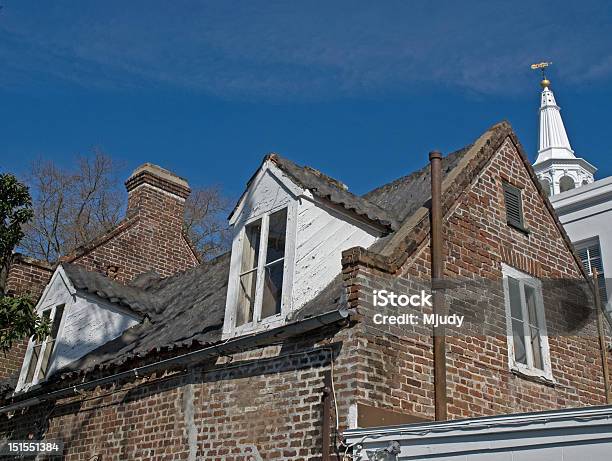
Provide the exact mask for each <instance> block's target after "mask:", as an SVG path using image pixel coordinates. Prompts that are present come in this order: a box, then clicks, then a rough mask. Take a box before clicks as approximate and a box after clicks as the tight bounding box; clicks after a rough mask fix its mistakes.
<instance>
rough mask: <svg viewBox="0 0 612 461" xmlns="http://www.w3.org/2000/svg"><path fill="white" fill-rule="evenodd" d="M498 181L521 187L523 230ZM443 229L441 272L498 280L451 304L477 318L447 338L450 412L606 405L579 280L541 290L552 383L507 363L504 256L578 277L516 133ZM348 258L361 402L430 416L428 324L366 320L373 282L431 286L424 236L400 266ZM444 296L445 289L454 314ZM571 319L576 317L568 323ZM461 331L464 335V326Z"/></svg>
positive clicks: (528, 267) (404, 287)
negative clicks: (513, 220) (473, 302)
mask: <svg viewBox="0 0 612 461" xmlns="http://www.w3.org/2000/svg"><path fill="white" fill-rule="evenodd" d="M502 179H503V180H504V181H508V182H511V183H512V184H514V185H516V186H517V187H520V188H521V189H522V190H523V206H524V214H525V224H526V227H527V228H528V229H529V231H530V233H529V234H528V235H527V234H525V233H522V232H520V231H518V230H516V229H514V228H512V227H510V226H508V225H507V224H506V217H505V207H504V199H503V189H502ZM416 227H417V229H418V226H416ZM443 227H444V259H445V276H446V277H447V278H449V279H454V280H457V279H472V280H479V281H483V283H485V281H492V282H494V281H497V282H498V289H497V291H496V290H494V289H490V290H488V291H487V293H486V294H485V293H483V294H482V295H481V299H480V305H479V306H459V305H456V306H454V307H456V308H459V309H461V308H463V309H467V311H465V312H462V313H465V314H468V317H469V314H470V312H469V311H470V309H472V310H473V312H472V314H473V317H476V316H480V317H478V318H475V319H474V320H475V321H474V322H473V325H472V326H469V329H468V330H465V329H464V330H461V332H454V333H452V334H451V335H450V336H449V337H448V338H447V379H448V396H449V406H448V411H449V417H450V418H459V417H474V416H485V415H494V414H501V413H512V412H524V411H538V410H545V409H555V408H564V407H572V406H587V405H598V404H604V403H605V395H604V386H603V371H602V369H603V367H602V364H601V359H600V355H599V354H600V352H599V343H598V337H597V333H596V323H595V317H594V315H592V312H586V313H585V312H584V306H585V305H587V306H588V305H589V303H591V302H592V301H591V299H589V298H588V296H587V297H585V296H584V294H583V293H581V292H580V291H579V288H580V287H574V288H572V289H571V290H569V291H562V292H555V291H554V290H552V291H546V293H548V294H546V295H545V299H544V304H545V311H546V320H547V328H548V332H549V345H550V356H551V362H552V372H553V376H554V379H555V381H556V382H555V383H554V384H552V383H545V382H543V381H539V380H534V379H532V378H528V377H525V376H520V375H518V374H517V373H513V372H511V371H510V368H509V364H508V346H507V339H506V333H505V331H506V330H505V328H506V321H505V306H504V300H503V291H502V286H501V283H500V280H501V278H502V273H501V263H502V262H504V263H507V264H508V265H510V266H513V267H515V268H517V269H519V270H521V271H523V272H526V273H528V274H531V275H533V276H535V277H537V278H540V279H568V280H570V279H574V280H579V279H580V278H581V277H582V273H581V272H580V269H579V265H578V263H577V262H576V260H575V258H574V256H573V254H572V252H571V250H570V249H569V248H568V246H567V244H566V242H565V241H564V240H563V239H562V237H561V234H560V233H559V232H558V230H557V228H556V225H555V222H554V219H553V218H552V217H551V215H550V213H549V210H548V209H547V208H546V206H545V205H544V203H543V201H542V198H541V196H540V194H538V191H537V189H536V186H534V184H533V183H532V180H531V178H530V176H529V174H528V171H527V169H526V167H525V165H524V163H523V161H522V160H521V157H520V155H519V152H518V149H517V147H516V146H515V144H514V143H513V141H512V139H510V138H508V139H507V140H506V141H505V142H504V143H503V145H502V147H501V148H500V149H499V151H498V153H497V154H496V155H494V156H493V158H492V159H491V161H490V162H489V163H488V164H487V166H486V167H485V168H484V170H483V171H482V172H481V173H480V175H479V176H478V177H476V178H474V181H473V184H472V186H471V187H470V189H469V190H468V191H467V192H466V193H464V194H461V197H460V198H459V200H458V202H457V203H455V204H454V205H453V206H452V207H451V208H450V209H449V210H448V213H447V215H446V219H445V224H444V226H443ZM352 259H359V258H351V257H347V258H345V265H344V267H345V269H344V274H345V279H346V280H347V282H348V283H351V284H352V285H353V287H354V288H355V289H354V290H353V291H354V293H353V296H352V298H351V297H350V298H349V299H351V300H352V302H353V305H354V306H355V307H357V308H358V309H359V312H360V316H361V317H362V320H363V321H362V322H361V324H360V325H359V327H358V328H359V329H360V330H361V331H360V333H359V335H360V336H361V337H363V338H364V340H363V345H362V347H361V348H359V349H358V350H356V351H355V353H356V354H358V355H360V357H361V359H360V364H361V365H362V366H363V368H364V370H365V371H364V373H362V374H361V375H360V378H359V379H358V380H357V383H356V395H357V400H358V402H359V401H361V402H369V403H370V404H371V405H374V406H377V407H381V408H386V409H389V410H397V409H401V410H403V411H406V412H409V413H411V414H413V415H417V416H426V417H429V418H433V415H434V406H433V405H434V400H433V398H434V393H433V355H432V341H431V329H430V327H424V326H413V327H409V328H404V327H399V326H380V325H375V324H374V323H373V322H372V316H373V315H374V314H375V313H377V312H381V308H379V307H374V306H373V300H372V290H381V289H387V290H393V291H395V292H398V293H406V292H413V291H415V290H418V289H420V288H421V287H426V286H427V285H428V279H429V277H430V247H429V240H428V238H426V239H425V240H424V241H423V242H422V243H421V244H420V247H419V248H418V249H417V251H416V252H415V253H414V255H413V256H412V257H410V258H409V259H408V260H407V261H406V262H405V263H404V264H403V265H402V267H401V268H400V269H399V273H398V274H391V273H389V272H388V271H385V270H382V269H383V268H384V267H383V266H384V265H380V264H369V263H353V262H352ZM376 266H380V267H381V269H376V268H375V267H376ZM398 276H399V277H398ZM568 293H569V294H568ZM450 297H451V296H450V295H449V294H448V293H447V304H450V305H451V313H453V309H452V304H451V303H452V302H453V301H452V299H450ZM572 297H573V299H570V298H572ZM456 304H457V303H456ZM581 306H582V307H581ZM577 321H578V322H582V324H581V326H580V328H577V329H573V326H574V322H577ZM466 331H467V332H468V333H469V334H463V333H464V332H466ZM568 332H569V333H572V334H569V333H568ZM483 333H484V334H483Z"/></svg>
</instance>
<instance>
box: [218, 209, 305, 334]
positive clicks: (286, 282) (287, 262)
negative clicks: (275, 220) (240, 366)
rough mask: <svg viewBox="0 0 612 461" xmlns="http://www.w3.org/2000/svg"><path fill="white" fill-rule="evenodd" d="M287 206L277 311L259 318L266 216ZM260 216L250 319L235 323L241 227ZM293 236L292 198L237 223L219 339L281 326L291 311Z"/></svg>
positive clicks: (240, 253)
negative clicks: (221, 333)
mask: <svg viewBox="0 0 612 461" xmlns="http://www.w3.org/2000/svg"><path fill="white" fill-rule="evenodd" d="M284 208H286V209H287V225H286V231H285V232H286V237H285V255H284V261H283V288H282V301H281V313H280V314H277V315H273V316H270V317H267V318H265V319H261V307H262V299H263V285H264V284H263V280H264V275H265V270H264V266H265V261H266V252H267V242H268V230H269V229H268V227H269V220H270V215H271V214H273V213H275V212H277V211H280V210H282V209H284ZM259 219H261V235H260V243H259V256H258V258H259V259H258V267H257V282H256V283H257V285H256V292H255V307H254V311H253V321H252V322H249V323H245V324H243V325H240V326H239V327H237V326H236V309H237V302H238V292H239V287H240V275H239V274H240V269H241V262H242V253H243V250H244V242H245V227H246V226H247V225H249V224H251V223H253V222H255V221H257V220H259ZM296 236H297V202H296V201H292V202H289V203H284V204H281V205H278V206H276V207H273V208H271V209H269V210H266V211H264V212H261V213H259V214H257V215H254V216H252V217H249V219H248V220H246V221H244V222H243V223H242V222H241V224H240V228H239V229H237V230H235V232H234V239H233V242H232V254H231V258H230V271H229V280H228V284H227V285H228V286H227V290H228V291H227V299H226V304H225V320H224V323H223V338H224V339H226V338H230V337H234V336H239V335H241V334H245V333H252V332H256V331H261V330H267V329H270V328H275V327H278V326H281V325H283V324H284V323H285V321H286V318H287V315H288V314H289V313H290V312H291V299H292V296H291V295H292V287H293V273H294V272H293V271H294V266H295V245H296V244H295V240H296Z"/></svg>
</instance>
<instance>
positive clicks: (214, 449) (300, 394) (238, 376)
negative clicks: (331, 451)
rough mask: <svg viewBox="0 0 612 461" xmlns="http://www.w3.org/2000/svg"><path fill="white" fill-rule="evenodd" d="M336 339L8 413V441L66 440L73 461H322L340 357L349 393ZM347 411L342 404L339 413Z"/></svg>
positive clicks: (272, 349) (4, 429) (341, 388)
mask: <svg viewBox="0 0 612 461" xmlns="http://www.w3.org/2000/svg"><path fill="white" fill-rule="evenodd" d="M333 334H334V332H333V331H328V333H327V334H325V333H322V334H318V335H314V336H311V337H309V338H307V339H300V340H296V341H289V342H287V343H286V344H284V345H283V346H282V348H281V347H280V346H269V347H267V348H264V349H259V350H255V351H251V352H245V353H241V354H236V355H233V356H232V357H226V358H223V359H219V360H218V361H217V363H216V364H215V363H205V364H201V365H198V366H195V367H193V368H191V369H189V370H187V371H184V372H177V373H169V374H167V375H158V376H151V377H149V378H146V379H135V380H131V381H129V382H126V383H123V385H121V386H113V387H107V388H104V389H101V388H98V389H96V390H95V391H94V392H91V393H89V392H88V393H86V394H85V395H83V396H79V397H77V398H69V399H65V400H62V401H59V402H58V403H57V405H55V406H53V405H39V406H36V407H32V408H29V409H25V410H24V411H22V412H18V413H17V414H15V415H13V416H11V417H10V418H8V417H6V416H4V415H0V433H2V434H4V435H6V436H8V437H9V438H10V439H27V438H28V437H29V436H32V437H33V438H34V439H41V438H46V439H61V440H63V441H64V442H65V443H66V447H67V449H66V452H65V457H64V459H66V460H68V461H71V460H89V459H90V458H91V457H92V456H95V455H99V456H101V459H103V460H116V461H123V460H126V459H129V460H162V459H164V460H165V459H186V460H195V459H205V460H226V461H238V460H240V461H248V460H282V461H285V460H286V461H289V460H291V461H300V460H320V459H321V446H322V414H323V403H322V398H323V388H324V374H325V373H326V372H327V371H328V370H329V369H330V357H331V356H332V355H335V354H338V353H340V354H341V358H337V363H336V365H335V366H336V369H335V376H336V380H335V381H336V387H337V389H336V391H337V393H338V394H339V395H344V394H346V393H347V392H350V389H348V388H347V383H348V382H349V379H348V376H349V375H347V374H345V373H347V370H349V368H350V367H349V366H348V365H347V364H345V365H343V364H342V362H344V361H346V360H347V358H348V356H349V353H350V352H349V351H348V350H344V351H342V350H340V349H339V348H337V347H335V346H334V345H329V344H328V342H327V341H326V338H327V339H329V338H330V337H332V336H333ZM345 334H346V333H341V335H345ZM343 347H344V346H343ZM64 384H66V385H67V383H64ZM347 411H348V408H347V407H345V406H344V405H342V406H341V410H340V412H342V413H344V412H347ZM33 422H35V423H33Z"/></svg>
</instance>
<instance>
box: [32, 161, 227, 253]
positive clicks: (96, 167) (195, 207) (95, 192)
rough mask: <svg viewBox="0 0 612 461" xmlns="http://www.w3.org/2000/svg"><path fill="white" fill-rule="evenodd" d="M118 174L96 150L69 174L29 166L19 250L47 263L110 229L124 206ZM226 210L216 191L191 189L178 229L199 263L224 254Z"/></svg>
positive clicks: (48, 165) (44, 164)
mask: <svg viewBox="0 0 612 461" xmlns="http://www.w3.org/2000/svg"><path fill="white" fill-rule="evenodd" d="M118 170H119V168H118V166H117V165H116V163H115V162H114V161H113V160H112V158H111V157H110V156H108V155H107V154H105V153H104V152H102V151H101V150H99V149H94V150H93V152H92V154H91V155H89V156H82V157H79V158H78V159H77V160H76V162H75V167H74V168H73V169H63V168H60V167H59V166H57V165H56V164H55V163H53V162H52V161H38V162H35V163H33V164H32V167H31V171H30V174H29V177H28V178H27V182H28V183H29V184H30V188H31V191H32V199H33V210H34V217H33V219H32V220H31V221H30V222H29V223H28V224H27V225H26V226H25V229H24V232H25V237H24V238H23V240H22V241H21V245H20V246H21V248H22V250H23V251H25V252H26V253H27V254H29V255H30V256H32V257H35V258H38V259H43V260H46V261H48V262H51V263H52V262H55V261H57V259H58V258H59V257H60V256H63V255H65V254H68V253H69V252H70V251H72V250H73V249H74V248H76V247H78V246H80V245H82V244H84V243H86V242H88V241H90V240H91V239H92V238H94V237H96V236H98V235H100V234H102V233H104V232H107V231H108V230H110V229H112V228H113V227H115V226H116V225H117V224H118V223H119V222H120V220H121V216H122V215H123V208H124V204H125V191H124V189H123V187H122V184H121V181H120V178H119V177H118ZM227 207H228V201H227V199H226V198H225V197H224V196H223V195H222V193H221V191H220V189H219V188H218V187H210V188H196V189H194V190H193V192H192V193H191V195H190V197H189V198H188V199H187V201H186V205H185V227H184V229H185V231H186V233H187V235H188V236H189V237H190V238H191V240H192V242H193V244H194V245H195V247H196V249H197V251H198V252H199V253H200V255H201V256H202V257H204V258H205V259H206V258H210V257H214V256H216V255H218V254H220V253H222V252H223V251H225V250H226V249H228V248H229V245H230V242H229V237H228V232H227V226H226V221H225V213H226V212H227Z"/></svg>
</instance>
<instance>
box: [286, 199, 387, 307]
mask: <svg viewBox="0 0 612 461" xmlns="http://www.w3.org/2000/svg"><path fill="white" fill-rule="evenodd" d="M376 238H377V235H376V232H375V231H374V230H372V229H369V228H367V227H366V226H365V225H361V224H359V223H357V222H356V221H355V220H352V219H349V218H348V217H346V216H343V215H342V214H340V213H338V212H337V211H335V210H332V209H331V208H328V207H325V206H324V205H323V204H322V203H319V202H314V201H311V200H301V201H300V205H299V206H298V216H297V236H296V255H295V273H294V277H293V292H292V293H293V301H292V308H293V309H299V308H300V307H301V306H303V305H304V304H305V303H307V302H308V301H310V300H311V299H313V298H314V297H315V296H316V295H317V294H318V293H319V292H320V291H321V290H322V289H323V288H325V287H326V286H327V285H328V284H329V283H330V282H331V281H332V280H333V278H334V277H335V276H336V275H338V274H339V273H340V271H341V270H342V263H341V260H342V252H343V251H344V250H347V249H349V248H352V247H355V246H362V247H364V248H367V247H369V246H370V245H372V244H373V243H374V242H375V241H376Z"/></svg>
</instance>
